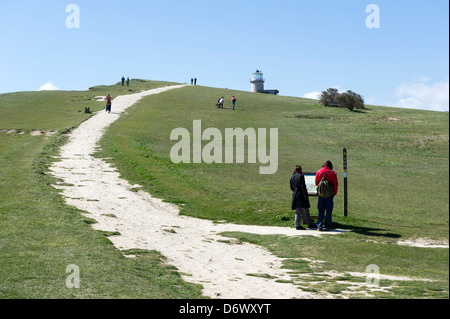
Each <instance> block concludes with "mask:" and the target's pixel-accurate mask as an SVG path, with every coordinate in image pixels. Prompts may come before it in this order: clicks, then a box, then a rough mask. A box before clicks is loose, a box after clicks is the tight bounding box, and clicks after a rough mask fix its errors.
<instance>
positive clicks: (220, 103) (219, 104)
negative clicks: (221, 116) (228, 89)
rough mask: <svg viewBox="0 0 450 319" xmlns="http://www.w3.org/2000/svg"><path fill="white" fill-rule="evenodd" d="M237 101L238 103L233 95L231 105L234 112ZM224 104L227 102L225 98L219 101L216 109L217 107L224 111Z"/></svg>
mask: <svg viewBox="0 0 450 319" xmlns="http://www.w3.org/2000/svg"><path fill="white" fill-rule="evenodd" d="M236 101H237V99H236V97H235V96H234V95H233V97H232V98H231V104H233V110H234V109H235V107H236ZM224 102H225V100H224V97H223V96H222V97H221V98H220V99H219V100H218V101H217V104H216V107H217V108H218V109H223V104H224Z"/></svg>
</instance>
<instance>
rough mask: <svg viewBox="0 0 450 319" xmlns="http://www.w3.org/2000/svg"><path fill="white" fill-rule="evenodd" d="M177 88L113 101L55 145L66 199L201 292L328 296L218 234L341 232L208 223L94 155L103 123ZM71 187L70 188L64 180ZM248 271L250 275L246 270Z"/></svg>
mask: <svg viewBox="0 0 450 319" xmlns="http://www.w3.org/2000/svg"><path fill="white" fill-rule="evenodd" d="M179 87H182V86H171V87H165V88H159V89H155V90H150V91H146V92H142V93H138V94H133V95H125V96H119V97H117V98H116V99H114V101H113V105H112V113H110V114H108V113H106V112H99V113H98V114H96V115H95V116H93V117H92V118H90V119H89V120H87V121H85V122H84V123H82V124H81V125H80V127H78V128H77V129H76V130H74V131H73V132H72V133H71V135H70V140H69V142H68V143H67V144H66V145H65V146H63V147H62V148H61V153H60V156H59V159H60V160H59V161H58V162H56V163H54V164H53V165H52V167H51V168H50V170H51V172H52V174H53V175H54V176H56V177H58V178H60V179H62V181H63V182H62V183H59V185H55V187H56V188H58V189H60V190H61V192H62V195H63V196H65V198H66V201H67V203H68V204H69V205H72V206H75V207H77V208H79V209H81V210H84V211H86V212H87V214H88V215H87V216H89V217H90V218H93V219H95V220H96V221H97V222H98V223H97V224H94V225H93V228H94V229H98V230H103V231H114V232H119V233H120V235H118V236H112V237H109V239H110V240H111V241H112V242H113V244H114V245H115V246H116V247H117V248H118V249H120V250H126V249H132V248H139V249H147V250H157V251H159V252H160V253H161V254H163V255H164V256H166V257H167V259H168V261H167V262H168V263H169V264H172V265H174V266H175V267H177V268H178V270H179V271H180V272H181V273H182V274H183V279H184V280H186V281H188V282H193V283H200V284H202V285H203V287H204V290H203V293H204V295H206V296H210V297H213V298H230V299H241V298H242V299H247V298H270V299H277V298H283V299H287V298H315V297H320V298H322V297H326V296H324V295H318V294H314V293H311V292H304V291H302V290H300V289H298V288H297V287H296V286H295V285H294V284H292V283H286V282H277V281H288V280H292V278H291V277H290V275H289V274H288V270H286V269H282V268H281V266H282V259H280V258H278V257H276V256H274V255H272V254H271V253H269V252H268V251H267V250H265V249H263V248H261V247H259V246H255V245H251V244H247V243H240V242H238V241H234V240H230V239H229V238H225V237H223V236H220V235H219V234H220V233H221V232H224V231H239V232H247V233H255V234H281V235H286V236H301V235H312V236H330V235H333V234H334V235H335V234H338V233H339V231H333V232H327V233H319V232H316V231H312V230H311V231H302V232H299V231H296V230H295V229H293V228H285V227H262V226H242V225H232V224H214V223H212V222H210V221H206V220H201V219H195V218H190V217H185V216H179V214H178V208H177V207H176V206H174V205H171V204H167V203H163V202H162V201H161V200H159V199H156V198H153V197H152V196H151V195H149V194H148V193H145V192H143V191H139V192H135V191H132V188H136V187H139V185H130V184H129V183H128V182H127V181H125V180H123V179H121V178H119V174H118V173H117V172H116V170H115V168H113V167H112V166H111V165H110V164H108V163H106V162H104V161H103V160H101V159H98V158H94V157H92V154H93V153H94V152H95V151H96V148H97V147H98V142H99V140H100V138H101V136H102V135H103V133H104V131H105V129H106V128H107V127H108V126H109V125H110V124H111V123H113V122H114V121H115V120H117V119H118V118H119V117H120V114H121V113H122V112H124V111H125V109H126V108H128V107H130V106H131V105H133V104H135V103H136V102H137V101H138V100H139V99H141V98H142V97H144V96H148V95H152V94H158V93H162V92H165V91H167V90H172V89H176V88H179ZM67 185H70V186H67ZM249 274H251V275H250V276H249Z"/></svg>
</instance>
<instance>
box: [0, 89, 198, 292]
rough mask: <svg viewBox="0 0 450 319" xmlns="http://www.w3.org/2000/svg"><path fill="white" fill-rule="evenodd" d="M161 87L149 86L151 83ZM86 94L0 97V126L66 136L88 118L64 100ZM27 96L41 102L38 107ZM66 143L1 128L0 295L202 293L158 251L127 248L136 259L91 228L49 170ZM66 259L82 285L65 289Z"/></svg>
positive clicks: (63, 139)
mask: <svg viewBox="0 0 450 319" xmlns="http://www.w3.org/2000/svg"><path fill="white" fill-rule="evenodd" d="M162 84H163V83H159V84H158V83H154V82H149V83H148V85H149V86H151V87H154V86H158V85H162ZM120 89H121V88H119V90H120ZM114 90H115V87H110V88H106V87H105V88H103V89H101V90H99V91H100V92H107V91H112V92H114ZM91 95H92V93H91V92H30V93H17V94H16V93H13V94H5V95H0V101H1V104H0V105H1V106H0V113H1V114H2V115H3V116H7V118H6V119H5V118H4V117H0V129H3V128H8V129H19V128H20V129H24V130H26V129H32V128H38V129H51V130H62V131H64V132H66V133H67V131H68V130H69V129H70V128H71V127H74V126H77V125H78V124H79V123H80V122H81V121H83V120H85V119H86V118H87V117H88V116H89V115H87V114H84V113H82V112H78V111H77V108H76V107H75V106H74V107H71V106H68V105H67V103H66V102H67V101H72V100H76V101H84V100H86V101H87V100H88V99H89V98H90V97H91ZM30 99H32V100H33V101H36V100H39V105H35V104H34V103H32V101H30ZM89 103H91V104H90V105H91V106H92V107H93V108H95V109H102V108H103V103H100V102H95V101H91V102H89ZM80 105H82V104H80ZM77 107H78V106H77ZM18 110H20V114H17V112H18ZM83 110H84V108H83ZM26 114H32V116H31V115H30V116H27V115H26ZM66 140H67V138H66V135H65V134H63V133H62V132H60V133H58V134H56V135H54V136H53V137H51V138H48V137H46V136H36V137H32V136H30V135H29V134H24V135H18V134H1V133H0V298H2V299H4V298H5V299H11V298H14V299H16V298H19V299H40V298H51V299H53V298H69V299H71V298H95V299H98V298H152V299H161V298H164V299H179V298H183V299H185V298H201V290H200V287H199V286H197V285H192V284H187V283H186V282H184V281H183V280H182V279H181V276H180V274H179V273H178V272H177V271H176V269H175V268H174V267H172V266H169V265H167V264H166V263H165V260H164V257H163V256H161V255H160V254H159V253H157V252H155V251H132V252H125V254H127V255H128V254H130V253H131V254H133V255H135V256H136V257H135V258H133V259H131V258H126V257H125V256H124V254H122V252H119V251H118V250H117V249H115V248H114V246H113V245H112V243H111V242H110V241H109V240H108V239H107V237H106V236H111V235H115V234H114V233H107V232H99V231H94V230H93V229H92V228H91V225H90V224H91V223H92V219H89V218H86V217H83V215H82V214H81V212H80V211H78V210H76V209H75V208H72V207H69V206H67V205H66V204H65V203H64V200H63V199H62V198H61V196H60V195H59V194H58V192H57V191H56V190H55V189H54V188H53V187H51V183H52V182H53V178H52V177H50V176H48V175H47V174H46V172H47V167H48V165H49V163H50V162H51V160H52V159H51V157H52V156H53V155H56V154H57V150H58V148H59V147H60V146H61V145H63V143H65V142H66ZM71 264H75V265H77V266H78V267H79V269H80V289H69V288H67V287H66V284H65V283H66V279H67V277H68V276H69V275H70V273H66V267H67V266H68V265H71Z"/></svg>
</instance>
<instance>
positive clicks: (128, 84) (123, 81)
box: [122, 76, 130, 86]
mask: <svg viewBox="0 0 450 319" xmlns="http://www.w3.org/2000/svg"><path fill="white" fill-rule="evenodd" d="M126 82H127V86H130V78H128V77H127V80H126ZM124 85H125V77H124V76H123V77H122V86H124Z"/></svg>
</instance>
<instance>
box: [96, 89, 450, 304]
mask: <svg viewBox="0 0 450 319" xmlns="http://www.w3.org/2000/svg"><path fill="white" fill-rule="evenodd" d="M232 95H235V96H236V97H237V98H238V103H237V110H235V111H232V110H231V107H230V106H231V105H230V104H231V103H228V105H227V104H226V105H225V107H226V108H225V109H224V110H218V109H216V108H215V107H214V104H215V102H216V101H217V98H218V97H220V96H225V98H226V101H229V98H231V96H232ZM193 120H202V129H203V130H204V129H206V128H209V127H214V128H218V129H219V130H220V131H221V132H222V134H223V133H224V130H225V128H237V127H241V128H243V129H246V128H267V129H269V128H278V129H279V168H278V171H277V173H276V174H274V175H260V174H259V165H258V164H204V163H202V164H185V163H181V164H174V163H172V161H171V160H170V156H169V154H170V150H171V148H172V147H173V145H174V144H175V143H176V142H175V141H170V139H169V137H170V133H171V131H172V130H173V129H175V128H178V127H181V128H186V129H188V130H189V131H190V132H191V134H192V122H193ZM448 120H449V118H448V113H439V112H429V111H418V110H406V109H395V108H387V107H378V106H368V109H367V110H364V111H359V112H350V111H348V110H344V109H337V108H324V107H323V106H321V105H318V104H317V102H316V101H313V100H306V99H299V98H292V97H282V96H268V95H260V94H251V93H247V92H239V91H231V90H222V89H213V88H207V87H199V86H197V87H186V88H182V89H179V90H174V91H170V92H166V93H164V94H160V95H157V96H154V97H152V98H151V99H143V100H141V102H140V103H139V104H138V105H136V106H134V107H132V108H131V110H130V111H129V112H128V114H126V115H124V116H123V117H122V118H121V119H120V120H119V121H117V122H116V123H114V124H113V125H112V127H111V128H110V130H109V131H108V134H107V135H105V137H104V138H103V140H102V147H103V151H101V152H100V153H99V154H98V156H102V157H112V158H113V160H112V161H113V162H114V163H115V165H116V166H117V167H118V168H119V170H120V172H121V173H122V174H123V176H124V177H125V178H127V179H129V180H131V181H132V182H133V183H139V184H141V185H144V187H145V188H146V189H147V190H148V191H149V192H150V193H152V194H153V195H155V196H158V197H160V198H163V199H165V200H167V201H170V202H173V203H176V204H182V205H181V206H180V207H181V213H182V214H186V215H191V216H195V217H199V218H205V219H211V220H216V221H219V220H226V221H229V222H234V223H241V224H257V225H277V226H285V227H292V224H293V218H294V216H293V212H291V211H290V196H291V193H290V190H289V184H288V181H289V178H290V176H291V173H292V170H293V168H294V167H295V165H296V164H300V165H302V167H303V169H304V170H305V171H315V170H317V169H319V168H320V167H321V164H322V163H323V162H324V161H325V160H327V159H329V160H331V161H332V162H333V163H334V165H335V170H336V172H337V173H338V177H339V181H340V183H341V185H340V186H341V187H340V192H339V194H338V196H337V197H336V198H335V210H334V225H333V226H334V227H341V228H346V229H348V230H351V232H349V233H347V234H342V235H339V236H331V237H327V238H324V239H317V238H310V239H307V240H305V242H304V239H287V238H279V237H275V238H274V237H270V236H269V237H266V236H251V235H245V234H240V235H239V234H233V235H230V236H231V237H235V238H238V239H239V240H242V241H250V242H254V243H256V244H260V245H263V246H266V247H268V248H270V249H272V250H273V251H274V252H275V253H276V254H279V255H283V251H284V250H281V251H280V249H281V248H279V247H284V248H283V249H285V250H287V251H289V252H290V255H291V257H292V258H298V257H310V258H312V259H320V260H324V261H326V263H325V264H324V265H325V266H324V267H325V268H326V269H335V270H339V271H343V272H345V271H357V272H364V271H365V269H366V266H368V265H370V264H377V265H378V266H379V267H380V269H381V271H382V273H383V274H391V275H407V276H416V277H421V278H430V279H433V280H437V283H422V282H415V283H407V284H406V285H413V286H414V285H417V287H419V286H420V287H422V286H427V285H429V289H418V290H417V291H416V292H417V293H415V294H414V293H413V294H411V295H410V294H405V293H403V292H401V291H403V290H401V289H399V290H398V291H394V292H393V297H397V298H402V297H405V295H406V296H408V297H436V294H435V293H434V292H433V291H436V290H437V291H440V292H439V293H438V294H437V295H438V296H439V297H443V296H444V297H448V279H449V278H448V249H424V248H411V247H403V246H399V245H396V244H395V243H396V242H397V241H398V240H400V239H414V238H420V237H423V238H428V239H434V240H443V241H447V242H448V216H449V215H448V209H449V192H448V189H449V170H448V157H449V156H448V151H449V140H448V135H449V134H448V133H449V126H448V123H449V122H448ZM223 135H224V134H223ZM206 143H207V142H204V143H203V146H204V145H205V144H206ZM344 147H345V148H347V150H348V161H349V162H348V165H349V166H348V167H349V179H348V181H349V185H348V194H349V195H348V196H349V217H347V218H345V217H343V197H342V191H343V179H342V176H343V169H342V165H343V164H342V150H343V148H344ZM311 203H312V206H313V207H312V210H311V211H312V214H313V215H317V208H316V205H317V199H316V198H311ZM289 216H290V218H289ZM274 247H276V248H274ZM403 284H404V285H405V283H403ZM408 291H415V290H414V289H413V290H408Z"/></svg>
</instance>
